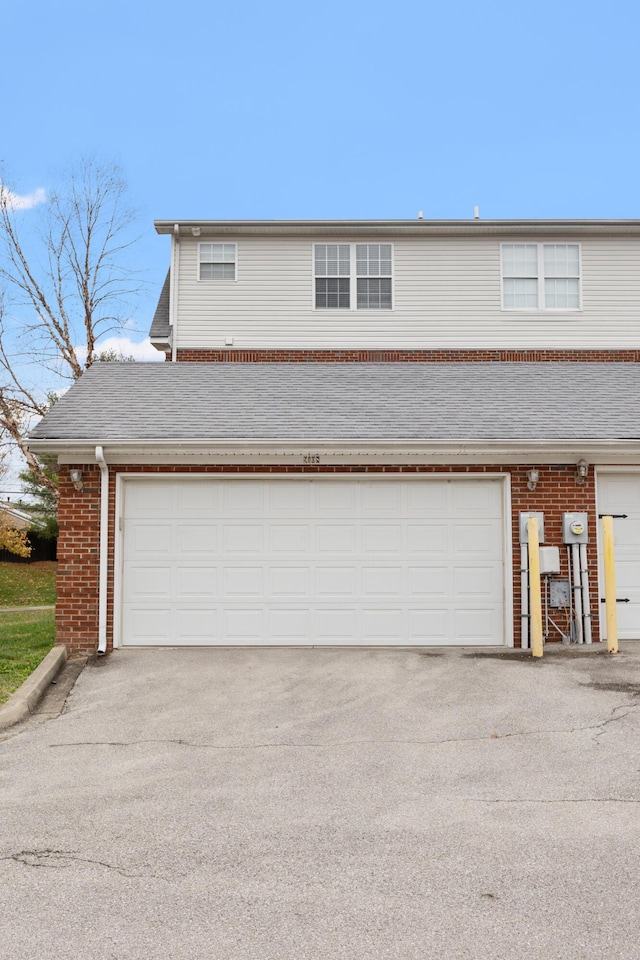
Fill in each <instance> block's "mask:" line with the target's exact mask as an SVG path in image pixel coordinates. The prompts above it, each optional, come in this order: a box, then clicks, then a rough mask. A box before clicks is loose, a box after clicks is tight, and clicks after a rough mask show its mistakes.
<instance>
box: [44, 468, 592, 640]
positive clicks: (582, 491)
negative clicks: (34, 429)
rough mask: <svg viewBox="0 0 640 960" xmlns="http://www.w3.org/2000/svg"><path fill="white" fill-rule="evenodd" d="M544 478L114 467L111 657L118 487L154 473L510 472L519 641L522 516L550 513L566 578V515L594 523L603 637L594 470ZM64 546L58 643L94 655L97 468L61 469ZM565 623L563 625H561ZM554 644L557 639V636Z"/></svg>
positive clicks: (547, 472)
mask: <svg viewBox="0 0 640 960" xmlns="http://www.w3.org/2000/svg"><path fill="white" fill-rule="evenodd" d="M74 466H77V467H79V468H80V469H82V472H83V478H84V483H83V489H82V490H75V489H74V488H73V486H72V484H71V482H70V479H69V470H70V469H73V467H74ZM536 467H537V469H538V471H539V474H540V479H539V481H538V485H537V489H536V490H535V491H531V490H529V489H528V487H527V470H529V469H530V464H527V465H524V466H520V465H518V466H514V465H507V466H501V465H487V466H469V467H461V466H432V465H429V466H404V467H403V466H342V467H340V466H331V467H327V466H309V467H303V466H273V465H270V466H257V465H255V464H251V465H247V466H242V465H237V466H236V465H215V466H213V465H212V466H190V467H186V466H175V465H166V466H165V465H158V466H156V465H147V466H113V467H111V468H110V495H109V588H108V592H109V602H108V620H107V633H108V650H111V649H112V646H113V613H114V611H113V582H114V576H113V569H114V546H115V522H114V517H115V488H116V475H117V474H119V473H149V474H158V473H166V474H177V473H198V474H211V475H216V474H217V475H220V474H225V473H226V474H230V473H235V474H238V473H243V474H256V473H262V474H268V473H279V474H282V473H286V474H291V475H294V474H301V473H304V474H309V475H313V474H322V473H350V474H365V473H374V474H376V473H377V474H379V473H386V474H416V473H424V474H433V473H441V474H456V473H457V474H459V473H466V474H469V473H477V474H479V475H482V474H483V473H492V474H495V473H506V474H510V476H511V503H512V518H511V519H512V540H513V608H514V610H513V613H514V639H515V643H516V646H519V645H520V546H519V543H518V514H519V512H520V511H542V512H543V513H544V514H545V534H546V543H547V544H553V545H558V546H560V557H561V563H562V574H561V575H562V576H563V577H564V578H566V576H567V558H566V550H565V549H564V548H563V547H562V529H561V523H562V514H563V513H565V512H574V511H582V512H587V513H588V516H589V536H590V543H589V546H588V563H589V569H590V571H591V584H592V590H591V596H592V598H593V599H592V604H591V614H592V626H593V639H594V641H597V640H598V638H599V630H598V626H599V620H598V615H599V606H600V605H599V603H598V602H597V597H598V591H597V556H596V524H597V517H596V504H595V480H594V475H593V470H590V471H589V476H588V478H587V481H586V483H585V484H584V485H582V486H580V485H577V484H576V482H575V464H573V463H570V464H566V465H564V464H562V465H547V466H544V465H542V466H541V465H536ZM59 517H60V539H59V541H58V557H59V564H58V606H57V610H56V622H57V630H58V634H57V639H58V642H59V643H64V644H66V645H67V648H68V652H69V654H70V655H71V656H86V655H89V656H93V655H95V653H96V649H97V642H98V576H99V543H100V471H99V469H98V467H97V466H95V465H93V466H92V465H87V464H77V465H71V466H62V467H61V468H60V513H59ZM556 619H558V618H556ZM550 639H554V638H553V637H551V638H550Z"/></svg>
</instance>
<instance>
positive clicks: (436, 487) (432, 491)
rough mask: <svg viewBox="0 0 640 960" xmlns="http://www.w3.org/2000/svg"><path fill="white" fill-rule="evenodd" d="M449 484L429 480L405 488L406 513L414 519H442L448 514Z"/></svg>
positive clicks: (445, 481)
mask: <svg viewBox="0 0 640 960" xmlns="http://www.w3.org/2000/svg"><path fill="white" fill-rule="evenodd" d="M450 486H451V483H450V481H449V480H430V481H429V482H428V483H412V484H409V485H408V486H407V511H408V513H409V514H410V515H411V516H415V517H438V518H439V517H442V516H446V515H448V514H449V513H450V500H451V490H450Z"/></svg>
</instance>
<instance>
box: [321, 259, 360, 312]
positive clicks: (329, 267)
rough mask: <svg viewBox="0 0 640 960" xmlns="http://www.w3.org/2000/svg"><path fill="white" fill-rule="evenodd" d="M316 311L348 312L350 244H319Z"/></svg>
mask: <svg viewBox="0 0 640 960" xmlns="http://www.w3.org/2000/svg"><path fill="white" fill-rule="evenodd" d="M315 260H316V268H315V269H316V309H318V310H348V309H349V306H350V295H351V291H350V286H351V279H350V277H351V251H350V247H349V244H348V243H318V244H316V251H315Z"/></svg>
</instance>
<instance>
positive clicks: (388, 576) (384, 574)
mask: <svg viewBox="0 0 640 960" xmlns="http://www.w3.org/2000/svg"><path fill="white" fill-rule="evenodd" d="M405 581H406V570H405V568H403V567H381V566H378V567H370V566H363V567H362V595H363V596H364V597H378V596H380V597H382V596H388V597H403V596H404V595H405V593H406V587H405Z"/></svg>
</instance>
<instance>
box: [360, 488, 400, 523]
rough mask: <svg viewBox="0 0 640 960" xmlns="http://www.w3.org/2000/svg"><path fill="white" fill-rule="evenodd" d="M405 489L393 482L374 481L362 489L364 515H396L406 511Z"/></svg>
mask: <svg viewBox="0 0 640 960" xmlns="http://www.w3.org/2000/svg"><path fill="white" fill-rule="evenodd" d="M405 501H406V497H405V490H404V489H403V488H402V487H400V486H398V485H396V484H393V483H372V484H370V485H369V486H367V487H364V488H363V490H362V513H363V516H367V515H368V516H374V517H378V516H380V514H381V513H382V514H383V515H384V516H386V517H394V516H397V515H398V514H401V513H403V512H404V511H406V506H405Z"/></svg>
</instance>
